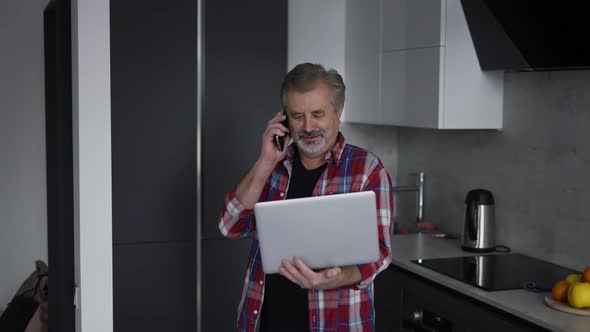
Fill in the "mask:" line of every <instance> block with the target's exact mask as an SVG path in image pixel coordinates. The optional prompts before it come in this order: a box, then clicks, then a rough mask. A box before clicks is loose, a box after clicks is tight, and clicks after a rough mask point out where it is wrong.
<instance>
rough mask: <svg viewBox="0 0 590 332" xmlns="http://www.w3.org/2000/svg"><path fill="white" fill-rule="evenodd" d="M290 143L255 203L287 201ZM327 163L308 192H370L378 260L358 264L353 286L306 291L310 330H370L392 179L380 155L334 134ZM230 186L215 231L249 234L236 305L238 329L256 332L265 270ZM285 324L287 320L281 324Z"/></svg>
mask: <svg viewBox="0 0 590 332" xmlns="http://www.w3.org/2000/svg"><path fill="white" fill-rule="evenodd" d="M294 149H295V147H294V145H293V144H292V145H291V146H290V147H289V151H288V152H287V157H286V158H285V160H284V161H283V163H282V164H281V163H279V164H277V166H276V167H275V169H274V170H273V172H272V174H271V175H270V177H269V179H268V181H267V182H266V185H265V186H264V189H263V190H262V193H261V195H260V198H259V201H273V200H281V199H285V195H286V193H287V188H288V186H289V178H290V175H291V169H292V165H293V156H294ZM326 161H327V166H326V169H325V170H324V172H323V173H322V175H321V177H320V179H319V180H318V183H317V184H316V186H315V188H314V190H313V194H312V196H320V195H331V194H338V193H348V192H357V191H368V190H373V191H374V192H375V194H376V201H377V223H378V230H379V252H380V258H379V261H378V262H376V263H371V264H360V265H357V267H358V269H359V271H360V272H361V276H362V280H361V282H359V283H358V284H356V285H352V286H347V287H340V288H335V289H324V290H321V289H309V290H308V303H309V306H308V307H309V329H310V331H373V330H374V316H375V312H374V306H373V300H374V298H373V279H374V278H375V276H376V275H377V274H378V273H379V272H381V271H383V270H384V269H386V268H387V266H388V265H389V263H390V261H391V246H390V234H391V231H392V225H393V195H392V188H391V179H390V177H389V174H387V171H386V170H385V169H384V168H383V165H382V163H381V161H380V160H379V158H377V156H375V155H374V154H372V153H370V152H368V151H366V150H363V149H361V148H358V147H355V146H352V145H349V144H345V143H344V136H342V134H341V133H339V134H338V139H337V141H336V144H335V145H334V147H333V148H332V149H331V151H330V153H328V154H327V155H326ZM235 192H236V189H235V188H233V189H232V190H231V191H230V192H229V193H228V194H227V196H226V197H225V205H224V207H223V209H222V211H221V216H220V222H219V230H220V231H221V233H222V234H223V235H224V236H225V237H227V238H230V239H237V238H243V237H245V236H247V235H249V234H253V235H254V236H253V242H252V249H251V252H250V258H249V259H248V265H247V269H246V278H245V281H244V288H243V291H242V300H241V301H240V305H239V308H238V328H239V330H240V331H248V332H254V331H255V330H256V326H257V324H258V317H259V316H260V308H261V307H262V300H263V298H264V282H265V278H264V271H263V267H262V263H261V259H260V250H259V243H258V238H257V236H256V232H255V229H256V218H255V216H254V211H253V210H251V209H246V208H245V207H244V206H243V205H242V204H241V203H240V202H239V201H238V200H237V198H236V194H235ZM285 324H288V322H285Z"/></svg>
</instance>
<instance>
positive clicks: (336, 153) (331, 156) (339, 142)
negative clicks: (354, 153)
mask: <svg viewBox="0 0 590 332" xmlns="http://www.w3.org/2000/svg"><path fill="white" fill-rule="evenodd" d="M345 145H346V144H345V142H344V135H342V133H341V132H338V137H336V143H335V144H334V146H333V147H332V148H331V149H330V152H328V153H326V157H325V159H326V161H327V162H328V163H330V161H332V162H334V164H336V165H338V164H339V163H340V157H342V152H343V151H344V146H345ZM288 149H289V150H287V156H286V157H285V159H286V160H288V161H289V162H290V163H291V165H292V164H293V158H294V157H295V156H296V155H297V153H296V150H295V149H297V146H296V143H295V142H293V143H292V144H291V145H289V147H288Z"/></svg>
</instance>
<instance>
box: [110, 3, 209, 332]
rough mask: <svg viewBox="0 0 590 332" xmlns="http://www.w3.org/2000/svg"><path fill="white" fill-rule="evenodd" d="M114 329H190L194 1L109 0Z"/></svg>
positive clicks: (193, 322)
mask: <svg viewBox="0 0 590 332" xmlns="http://www.w3.org/2000/svg"><path fill="white" fill-rule="evenodd" d="M110 11H111V12H110V14H111V16H110V19H111V21H110V22H111V98H112V99H111V139H112V142H111V143H112V181H113V184H112V188H113V193H112V195H113V318H114V322H113V323H114V324H113V325H114V326H113V327H114V331H115V332H124V331H143V332H150V331H154V332H156V331H179V332H181V331H187V332H188V331H191V332H192V331H196V329H197V285H196V280H197V267H196V266H197V265H196V262H197V257H198V248H197V245H196V244H197V223H196V220H197V216H198V210H197V202H198V199H199V197H198V194H197V172H196V169H197V155H196V153H197V152H196V151H197V139H198V137H197V98H196V91H197V89H198V82H197V75H196V73H197V61H196V59H197V46H196V40H197V17H198V12H197V1H194V0H169V1H155V0H141V1H140V0H125V1H111V3H110Z"/></svg>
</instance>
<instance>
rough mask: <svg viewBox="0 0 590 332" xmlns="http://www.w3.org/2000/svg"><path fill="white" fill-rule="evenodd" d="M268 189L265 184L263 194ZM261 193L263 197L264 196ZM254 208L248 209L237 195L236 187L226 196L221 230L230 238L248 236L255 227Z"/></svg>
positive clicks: (220, 225)
mask: <svg viewBox="0 0 590 332" xmlns="http://www.w3.org/2000/svg"><path fill="white" fill-rule="evenodd" d="M266 191H267V187H266V185H265V187H264V189H263V190H262V195H264V193H265V192H266ZM262 195H261V197H262ZM255 219H256V218H255V217H254V210H253V209H246V207H244V205H242V203H240V201H239V200H238V198H237V197H236V187H234V188H232V189H231V190H230V191H229V193H228V194H227V195H226V196H225V200H224V204H223V208H222V209H221V213H220V217H219V231H220V232H221V234H222V235H223V236H225V237H226V238H228V239H239V238H243V237H246V236H248V235H249V234H250V233H252V232H253V231H254V229H255V224H256V222H255Z"/></svg>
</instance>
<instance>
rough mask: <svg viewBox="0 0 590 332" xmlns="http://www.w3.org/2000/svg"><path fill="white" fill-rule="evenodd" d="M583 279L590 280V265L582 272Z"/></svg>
mask: <svg viewBox="0 0 590 332" xmlns="http://www.w3.org/2000/svg"><path fill="white" fill-rule="evenodd" d="M582 281H584V282H590V266H588V267H586V269H585V270H584V272H582Z"/></svg>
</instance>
